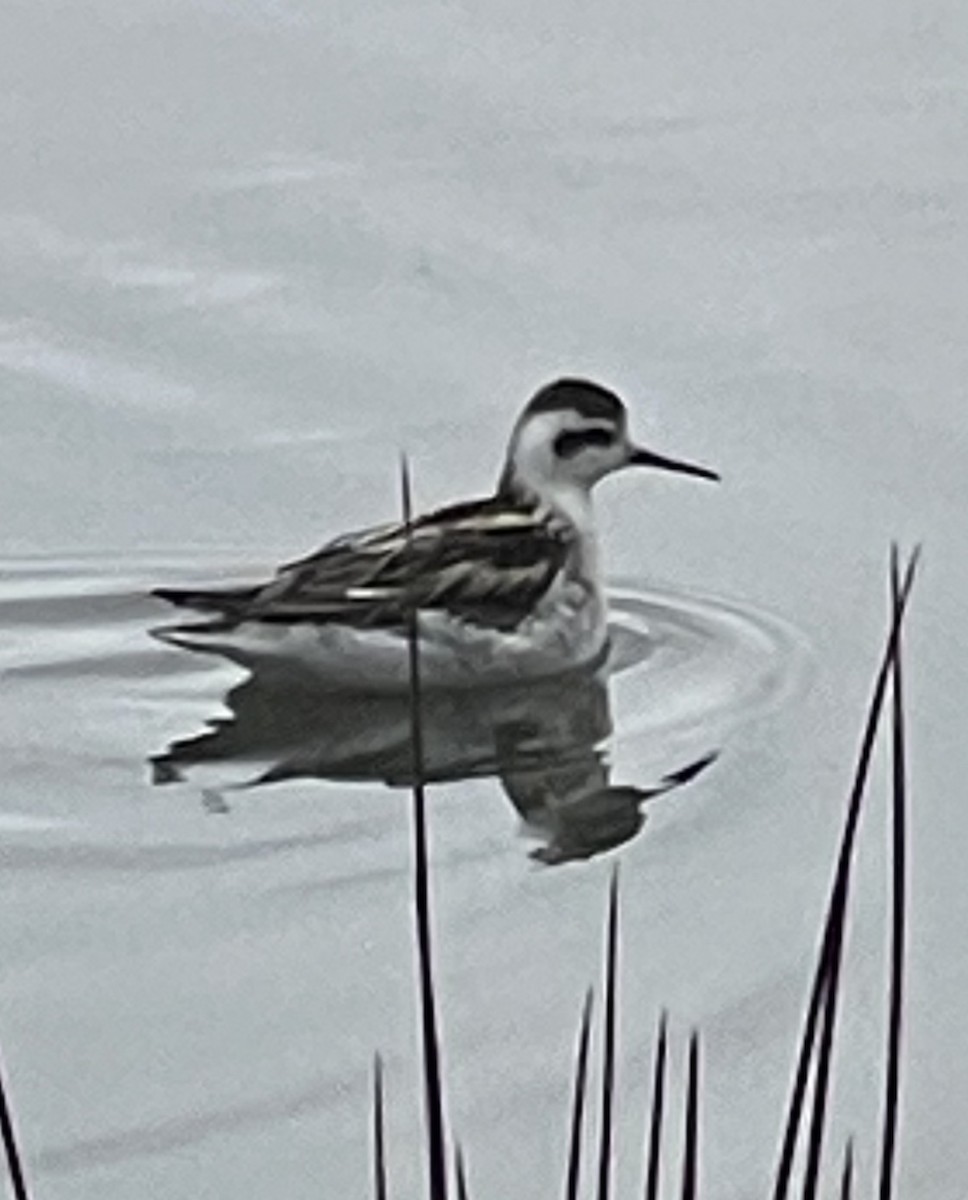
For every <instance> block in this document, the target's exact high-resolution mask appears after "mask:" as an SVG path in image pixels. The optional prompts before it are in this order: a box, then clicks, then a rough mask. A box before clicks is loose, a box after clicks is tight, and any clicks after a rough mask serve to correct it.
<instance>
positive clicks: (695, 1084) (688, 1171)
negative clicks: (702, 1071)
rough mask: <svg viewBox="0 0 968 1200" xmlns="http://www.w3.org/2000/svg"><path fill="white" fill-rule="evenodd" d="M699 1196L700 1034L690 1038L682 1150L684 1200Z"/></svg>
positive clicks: (696, 1032)
mask: <svg viewBox="0 0 968 1200" xmlns="http://www.w3.org/2000/svg"><path fill="white" fill-rule="evenodd" d="M698 1194H699V1033H698V1031H697V1030H693V1032H692V1036H691V1037H690V1038H689V1078H688V1082H687V1084H686V1130H685V1138H684V1141H683V1148H682V1200H696V1196H697V1195H698Z"/></svg>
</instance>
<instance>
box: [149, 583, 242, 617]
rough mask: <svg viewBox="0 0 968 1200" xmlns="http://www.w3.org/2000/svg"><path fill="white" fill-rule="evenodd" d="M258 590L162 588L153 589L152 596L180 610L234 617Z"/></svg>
mask: <svg viewBox="0 0 968 1200" xmlns="http://www.w3.org/2000/svg"><path fill="white" fill-rule="evenodd" d="M258 590H259V589H258V588H255V587H236V588H222V589H220V590H216V591H193V590H192V589H190V588H164V587H162V588H153V589H152V592H151V594H152V596H157V597H158V599H159V600H167V602H168V603H169V604H174V605H176V606H177V607H178V608H193V609H195V610H196V611H197V612H215V613H221V614H222V615H223V616H226V617H233V616H237V615H238V614H239V613H240V612H241V611H242V610H243V609H244V608H245V606H246V605H247V604H248V603H249V602H250V601H251V600H253V599H254V597H255V595H256V593H257V592H258Z"/></svg>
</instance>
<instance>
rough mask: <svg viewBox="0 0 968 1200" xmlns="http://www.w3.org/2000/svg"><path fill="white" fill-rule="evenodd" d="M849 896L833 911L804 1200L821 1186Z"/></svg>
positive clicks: (810, 1199)
mask: <svg viewBox="0 0 968 1200" xmlns="http://www.w3.org/2000/svg"><path fill="white" fill-rule="evenodd" d="M847 893H848V889H847V887H846V886H845V887H844V888H843V889H842V890H841V891H839V892H838V893H837V897H836V899H835V901H834V907H833V912H834V922H833V926H832V928H831V941H830V958H829V963H828V970H827V976H826V980H825V984H824V988H823V1005H822V1014H821V1023H820V1047H819V1050H818V1052H817V1071H816V1075H815V1078H814V1085H813V1109H812V1111H811V1114H810V1128H809V1132H808V1137H807V1161H806V1165H805V1167H804V1172H803V1200H816V1197H817V1187H818V1185H819V1182H820V1164H821V1160H822V1157H823V1139H824V1132H825V1129H826V1121H827V1100H828V1097H829V1094H830V1071H831V1064H832V1062H833V1047H834V1034H835V1032H836V1026H837V1003H838V1000H839V992H840V969H841V964H842V963H843V944H844V927H845V925H846V922H847Z"/></svg>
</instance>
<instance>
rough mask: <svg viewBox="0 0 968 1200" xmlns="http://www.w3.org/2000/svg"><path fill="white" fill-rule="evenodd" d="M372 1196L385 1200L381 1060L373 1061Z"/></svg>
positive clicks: (377, 1056)
mask: <svg viewBox="0 0 968 1200" xmlns="http://www.w3.org/2000/svg"><path fill="white" fill-rule="evenodd" d="M373 1195H374V1197H375V1200H387V1195H388V1192H387V1166H386V1141H385V1138H384V1132H383V1060H382V1059H381V1058H380V1056H379V1054H377V1055H375V1056H374V1059H373Z"/></svg>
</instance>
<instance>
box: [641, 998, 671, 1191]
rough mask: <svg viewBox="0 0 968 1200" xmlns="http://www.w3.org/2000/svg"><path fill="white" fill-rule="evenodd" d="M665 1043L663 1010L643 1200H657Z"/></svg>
mask: <svg viewBox="0 0 968 1200" xmlns="http://www.w3.org/2000/svg"><path fill="white" fill-rule="evenodd" d="M667 1043H668V1018H667V1015H666V1013H665V1010H663V1011H662V1013H661V1015H660V1016H659V1031H658V1035H657V1037H656V1045H655V1066H654V1068H653V1072H652V1112H651V1115H650V1118H649V1153H648V1159H647V1162H646V1170H645V1200H659V1178H660V1172H661V1166H662V1115H663V1109H664V1108H665V1073H666V1050H667Z"/></svg>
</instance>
